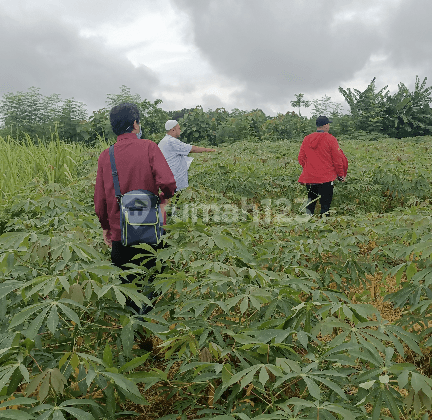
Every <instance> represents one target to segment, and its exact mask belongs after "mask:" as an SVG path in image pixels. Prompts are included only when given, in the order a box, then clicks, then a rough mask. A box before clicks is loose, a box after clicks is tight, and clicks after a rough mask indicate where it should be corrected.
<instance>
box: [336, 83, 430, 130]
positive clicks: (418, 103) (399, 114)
mask: <svg viewBox="0 0 432 420" xmlns="http://www.w3.org/2000/svg"><path fill="white" fill-rule="evenodd" d="M426 81H427V78H424V80H423V82H420V79H419V78H418V76H416V82H415V87H414V91H413V92H410V91H409V89H408V88H407V87H406V86H405V85H404V84H403V83H400V84H399V86H398V91H397V92H396V93H395V94H393V95H391V94H390V93H389V91H388V90H387V86H385V87H383V88H382V89H381V90H379V91H378V92H376V87H375V78H373V79H372V81H371V83H370V84H369V85H368V87H367V88H366V89H365V90H364V91H363V92H361V91H359V90H357V89H353V90H351V89H350V88H348V89H343V88H341V87H340V88H339V91H340V93H341V94H342V95H343V96H344V98H345V100H346V101H347V103H348V105H349V106H350V110H351V116H352V118H353V121H354V125H355V128H356V129H357V130H363V131H366V132H369V133H371V132H375V133H383V134H385V135H388V136H391V137H396V138H402V137H414V136H423V135H428V134H431V133H432V109H431V107H430V103H431V102H432V87H426Z"/></svg>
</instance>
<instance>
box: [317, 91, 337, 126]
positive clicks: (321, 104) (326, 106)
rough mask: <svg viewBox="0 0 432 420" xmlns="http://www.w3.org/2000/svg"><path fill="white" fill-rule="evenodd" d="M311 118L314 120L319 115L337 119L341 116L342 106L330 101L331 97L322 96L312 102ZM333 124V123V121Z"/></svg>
mask: <svg viewBox="0 0 432 420" xmlns="http://www.w3.org/2000/svg"><path fill="white" fill-rule="evenodd" d="M312 107H313V111H312V117H313V118H316V117H318V116H320V115H325V116H327V117H332V118H337V117H341V116H342V105H341V104H339V103H336V102H332V101H331V97H330V96H327V95H324V97H323V98H321V99H314V100H313V101H312ZM333 122H334V121H333Z"/></svg>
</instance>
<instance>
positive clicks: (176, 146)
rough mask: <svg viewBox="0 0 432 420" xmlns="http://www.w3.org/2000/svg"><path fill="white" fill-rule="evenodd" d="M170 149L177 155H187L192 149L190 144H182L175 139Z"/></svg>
mask: <svg viewBox="0 0 432 420" xmlns="http://www.w3.org/2000/svg"><path fill="white" fill-rule="evenodd" d="M171 147H172V150H173V151H174V152H176V153H177V154H179V155H188V154H189V153H190V151H191V149H192V145H191V144H187V143H184V142H182V141H181V140H179V139H175V140H173V141H172V142H171Z"/></svg>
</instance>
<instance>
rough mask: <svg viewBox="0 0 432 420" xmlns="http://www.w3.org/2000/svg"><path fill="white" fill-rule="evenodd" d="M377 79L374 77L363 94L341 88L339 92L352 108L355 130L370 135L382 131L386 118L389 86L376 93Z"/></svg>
mask: <svg viewBox="0 0 432 420" xmlns="http://www.w3.org/2000/svg"><path fill="white" fill-rule="evenodd" d="M375 79H376V78H375V77H374V78H373V79H372V81H371V82H370V83H369V85H368V86H367V88H366V89H365V90H364V91H363V92H362V91H360V90H358V89H351V88H348V89H343V88H342V87H339V92H340V93H341V94H342V95H343V97H344V98H345V100H346V101H347V103H348V105H349V107H350V112H351V115H352V117H353V119H354V124H355V128H356V129H357V130H363V131H366V132H369V133H370V132H380V131H382V124H383V120H384V119H385V118H386V115H385V109H386V101H385V100H386V95H387V92H386V89H387V86H384V87H383V88H382V89H380V90H379V91H378V92H376V86H375Z"/></svg>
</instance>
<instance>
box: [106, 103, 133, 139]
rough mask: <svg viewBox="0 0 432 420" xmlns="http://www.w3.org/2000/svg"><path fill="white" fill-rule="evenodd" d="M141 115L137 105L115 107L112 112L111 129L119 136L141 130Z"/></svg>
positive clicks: (128, 104)
mask: <svg viewBox="0 0 432 420" xmlns="http://www.w3.org/2000/svg"><path fill="white" fill-rule="evenodd" d="M139 121H140V114H139V109H138V107H137V106H136V105H135V104H131V103H126V102H125V103H122V104H119V105H116V106H115V107H113V108H112V109H111V111H110V122H111V128H112V130H113V131H114V133H115V134H116V135H117V136H119V135H120V134H124V133H132V132H133V131H134V130H136V129H137V127H136V126H138V130H139V125H138V124H139Z"/></svg>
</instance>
